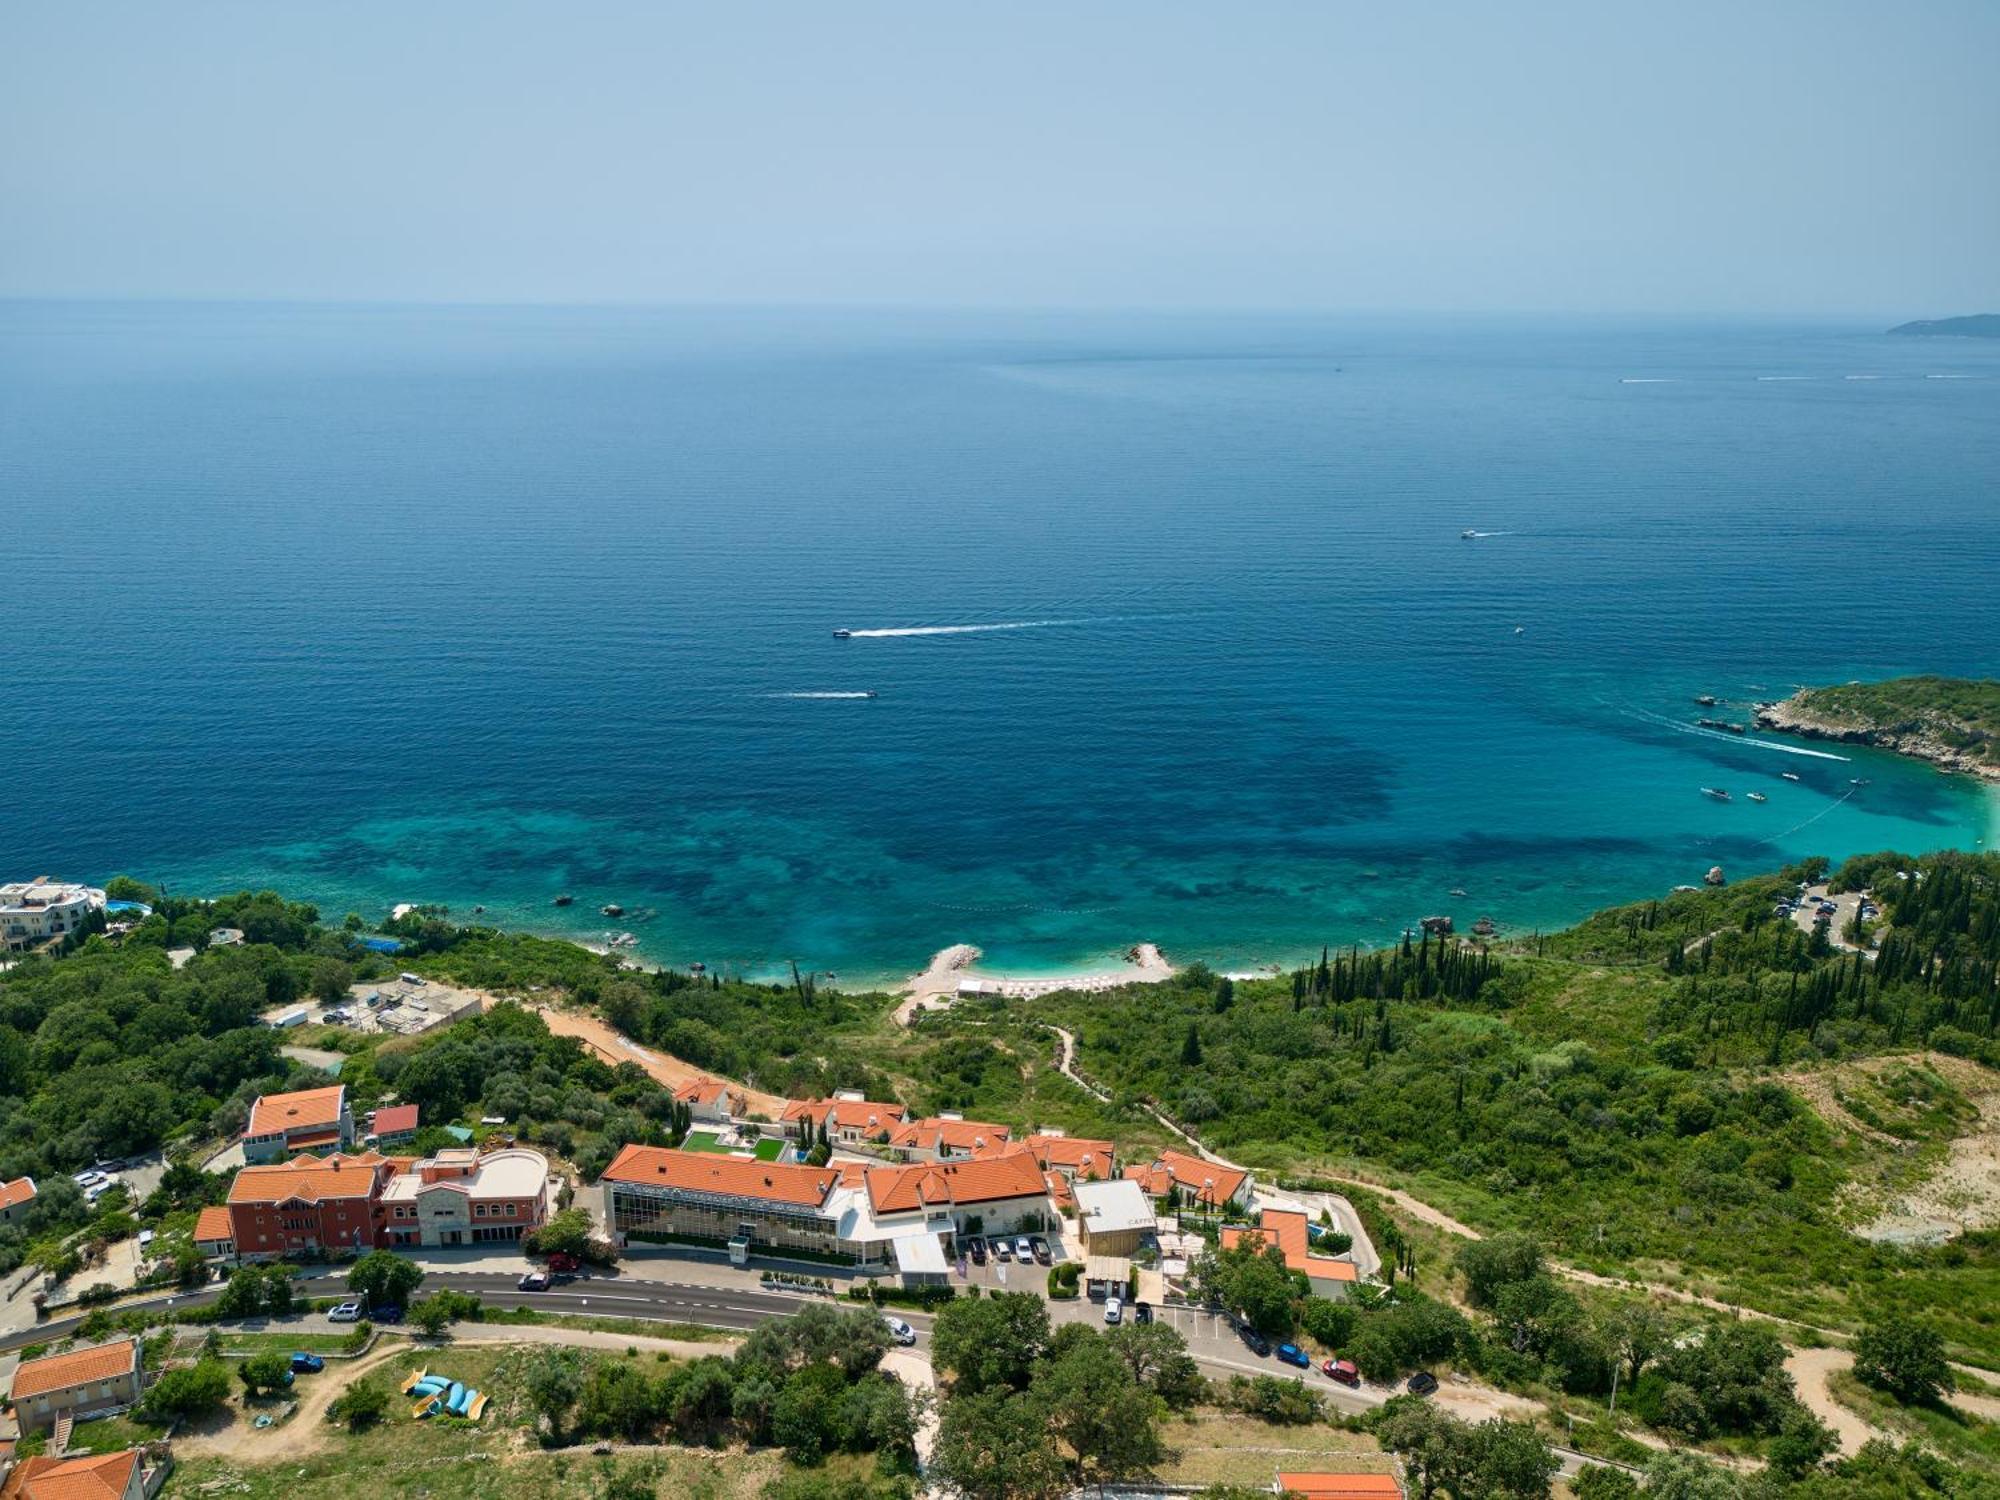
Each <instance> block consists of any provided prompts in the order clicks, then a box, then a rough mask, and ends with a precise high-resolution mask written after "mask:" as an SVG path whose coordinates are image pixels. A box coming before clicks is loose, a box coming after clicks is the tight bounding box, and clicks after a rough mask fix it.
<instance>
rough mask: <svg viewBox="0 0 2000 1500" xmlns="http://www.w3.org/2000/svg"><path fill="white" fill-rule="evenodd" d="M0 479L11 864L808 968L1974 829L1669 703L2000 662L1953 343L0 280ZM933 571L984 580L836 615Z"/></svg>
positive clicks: (1327, 932)
mask: <svg viewBox="0 0 2000 1500" xmlns="http://www.w3.org/2000/svg"><path fill="white" fill-rule="evenodd" d="M1864 377H1865V378H1864ZM0 503H4V506H5V512H6V515H7V516H8V518H9V524H8V526H7V527H6V530H5V539H4V542H0V549H4V554H5V555H4V557H0V641H4V643H5V649H4V650H0V764H3V765H5V766H6V767H7V770H8V778H7V782H8V793H7V795H6V796H5V797H4V798H0V870H4V872H5V874H6V875H8V876H9V877H17V876H24V875H30V874H38V873H43V872H48V873H53V874H57V875H61V876H67V877H71V878H86V877H87V878H90V879H93V880H102V879H103V878H105V877H107V876H109V875H111V874H113V873H116V872H119V871H128V872H131V873H134V874H138V875H140V876H143V877H146V878H149V879H154V880H165V881H167V882H168V883H169V884H170V885H172V886H174V887H176V888H180V889H187V890H194V889H204V890H216V889H232V888H236V887H240V886H245V885H266V884H268V885H274V886H277V887H280V888H282V889H284V890H285V891H287V892H290V893H294V894H297V895H299V896H304V897H311V898H313V899H316V900H318V901H319V902H320V904H321V905H322V907H323V908H324V909H325V910H327V911H328V912H329V913H331V914H332V915H335V916H338V915H339V914H340V913H341V912H343V911H346V910H349V909H358V910H362V911H364V912H367V913H370V914H375V913H378V912H379V911H380V910H381V908H383V907H384V906H386V905H387V904H389V903H391V902H395V901H441V902H446V903H449V904H450V905H451V906H452V907H453V908H454V909H455V910H457V911H460V912H469V909H470V908H471V907H472V906H473V905H474V904H475V903H483V904H484V905H485V906H486V907H487V908H488V914H489V916H490V917H492V918H496V919H498V920H501V921H503V922H511V923H516V924H519V925H524V926H538V927H544V928H547V929H549V930H568V931H573V932H576V933H578V934H579V935H586V936H590V935H596V934H599V933H601V932H602V931H603V930H604V928H605V926H606V924H605V922H604V920H603V919H602V918H600V917H599V916H597V914H596V908H597V906H598V905H600V904H601V903H603V902H606V901H617V902H620V903H622V904H623V905H624V906H626V907H627V908H628V909H629V910H630V912H631V913H632V915H630V916H628V917H627V918H625V919H624V920H623V921H621V922H619V923H617V924H616V925H617V926H620V927H626V928H629V929H630V930H632V931H634V932H636V933H638V934H639V935H640V936H641V938H642V940H643V946H642V948H641V952H642V954H643V955H645V956H648V957H651V958H654V959H658V960H662V961H671V962H685V961H688V960H692V959H695V958H700V959H704V960H706V961H707V962H708V963H710V964H711V965H715V964H733V965H738V966H742V967H745V968H748V969H751V970H760V971H761V970H769V969H772V968H774V967H777V966H779V965H781V964H782V963H783V962H784V961H785V960H787V959H789V958H793V957H796V958H797V959H798V960H799V961H800V962H801V964H802V965H807V966H813V967H817V968H821V969H833V970H837V971H839V972H840V973H841V974H842V975H843V977H846V978H850V979H855V978H861V977H864V976H870V975H886V974H900V973H907V972H910V971H912V970H914V969H916V968H919V967H921V966H922V964H923V962H924V961H925V959H926V957H927V956H928V955H929V954H930V952H931V951H932V950H934V949H936V948H939V947H941V946H943V945H945V944H946V943H949V942H954V941H968V942H974V943H977V944H980V945H981V946H982V947H984V948H985V949H986V950H987V954H988V962H989V967H991V968H994V969H996V970H1003V971H1004V970H1012V971H1023V972H1025V971H1035V970H1042V971H1048V970H1054V969H1059V968H1062V967H1065V966H1069V965H1073V964H1078V963H1083V962H1089V961H1094V960H1096V959H1098V958H1100V957H1102V956H1103V955H1104V954H1106V953H1112V952H1116V951H1118V950H1120V949H1123V948H1124V947H1125V946H1126V945H1128V944H1130V943H1132V942H1134V941H1136V940H1140V939H1155V940H1157V941H1159V942H1160V943H1162V944H1163V945H1164V946H1165V947H1166V949H1167V951H1168V953H1169V955H1170V956H1172V957H1174V958H1177V959H1183V960H1184V959H1190V958H1196V957H1200V958H1206V959H1209V960H1211V961H1215V962H1220V963H1224V964H1227V965H1230V966H1246V965H1249V964H1252V963H1257V962H1270V961H1274V960H1281V959H1285V958H1288V957H1291V956H1295V955H1297V954H1300V953H1302V952H1304V951H1307V950H1313V951H1316V950H1317V948H1318V946H1319V945H1320V944H1321V943H1322V942H1325V941H1332V942H1341V941H1345V940H1349V939H1360V940H1363V941H1367V940H1380V939H1387V938H1389V937H1391V936H1393V935H1394V934H1395V933H1397V932H1398V931H1400V930H1401V929H1402V928H1403V926H1404V925H1405V924H1407V923H1409V922H1411V921H1413V920H1414V919H1415V918H1417V917H1419V916H1422V915H1425V914H1427V913H1430V912H1434V911H1450V912H1453V913H1454V914H1456V915H1457V916H1458V917H1459V918H1460V920H1461V922H1462V923H1463V922H1465V921H1469V920H1470V919H1471V918H1472V917H1474V916H1477V915H1478V914H1480V913H1482V912H1486V913H1491V914H1492V915H1493V916H1494V917H1496V918H1497V919H1499V920H1500V921H1501V922H1502V923H1503V924H1506V925H1507V926H1508V927H1510V928H1529V927H1534V926H1548V925H1552V924H1556V923H1560V922H1563V921H1567V920H1569V919H1572V918H1575V917H1577V916H1579V915H1581V914H1582V913H1584V912H1586V911H1588V910H1590V909H1591V908H1593V907H1595V906H1598V905H1601V904H1605V903H1609V902H1613V901H1619V900H1626V899H1633V898H1637V897H1641V896H1645V895H1649V894H1653V893H1658V892H1661V891H1663V890H1665V889H1666V888H1667V887H1669V886H1672V885H1674V884H1677V883H1680V882H1685V881H1691V880H1696V879H1699V878H1700V876H1701V873H1702V872H1703V871H1704V870H1706V869H1707V868H1708V867H1709V866H1710V865H1711V864H1715V863H1721V864H1722V865H1724V866H1725V867H1726V868H1727V869H1728V870H1729V871H1731V872H1732V873H1736V872H1745V871H1749V870H1753V869H1756V868H1759V867H1768V866H1770V865H1773V864H1775V863H1777V862H1778V861H1780V860H1781V859H1783V858H1785V857H1788V856H1793V855H1800V854H1806V853H1815V852H1817V853H1825V854H1829V855H1835V856H1838V855H1842V854H1846V853H1849V852H1853V851H1855V850H1859V849H1873V848H1881V847H1886V846H1899V847H1903V848H1918V847H1936V846H1942V845H1959V846H1967V847H1970V846H1973V845H1975V844H1976V843H1978V842H1979V841H1981V840H1982V839H1986V838H1989V837H1991V836H1992V833H1991V830H1992V827H1993V823H1994V817H1993V811H1992V800H1991V798H1990V797H1989V795H1988V794H1987V793H1986V792H1984V791H1982V790H1981V789H1979V788H1975V787H1972V786H1970V785H1967V784H1965V783H1964V782H1962V781H1959V780H1953V779H1948V778H1943V777H1939V776H1936V775H1934V774H1933V773H1931V772H1930V771H1929V770H1928V769H1926V768H1923V767H1920V766H1915V765H1910V764H1905V763H1899V762H1894V761H1891V760H1889V759H1887V758H1885V757H1880V756H1864V757H1863V758H1862V759H1860V760H1858V761H1855V762H1846V761H1836V760H1828V759H1821V758H1815V757H1813V756H1811V755H1807V754H1796V753H1790V751H1789V750H1788V749H1786V748H1773V747H1771V746H1761V745H1757V744H1748V743H1742V742H1737V741H1734V740H1731V739H1730V738H1729V737H1727V736H1710V735H1703V734H1700V733H1696V732H1692V731H1691V730H1690V728H1689V726H1688V721H1690V720H1692V719H1693V718H1694V717H1695V716H1696V714H1697V713H1699V712H1701V711H1700V710H1697V709H1696V708H1695V707H1694V706H1693V704H1692V703H1691V701H1690V700H1691V697H1692V695H1693V694H1695V693H1698V692H1713V693H1718V694H1722V695H1724V696H1726V697H1728V698H1731V699H1735V700H1747V699H1750V698H1753V697H1757V696H1763V695H1773V696H1774V695H1777V694H1780V693H1782V692H1783V691H1785V690H1786V689H1787V688H1788V687H1789V686H1790V685H1792V684H1795V683H1799V682H1813V681H1824V680H1839V679H1845V678H1849V677H1856V676H1864V675H1878V674H1888V673H1898V672H1904V671H1913V670H1927V671H1944V672H1961V673H1992V672H1994V671H1995V670H1996V668H1997V667H2000V660H1996V657H2000V607H1996V606H2000V594H1996V581H2000V347H1995V346H1992V345H1981V344H1978V343H1975V342H1969V341H1928V340H1914V339H1893V338H1888V337H1884V336H1882V335H1880V334H1878V333H1875V332H1873V331H1872V330H1868V329H1844V328H1826V327H1820V328H1811V327H1808V328H1790V327H1776V326H1733V327H1732V326H1693V325H1683V326H1676V327H1640V326H1629V327H1627V326H1609V325H1596V326H1587V327H1562V326H1549V325H1536V324H1529V323H1506V322H1473V323H1466V322H1462V321H1458V322H1445V321H1436V322H1388V321H1365V322H1362V321H1341V320H1329V319H1317V320H1298V321H1288V320H1283V319H1275V318H1265V319H1207V320H1204V319H1196V318H1179V319H1159V318H1154V319H1147V318H1139V317H1131V318H1095V319H1086V318H1053V317H1051V318H1018V317H1014V318H1004V319H1003V318H1000V317H997V316H972V315H966V316H962V317H951V316H930V317H918V316H916V315H912V314H901V313H899V314H884V315H880V316H870V315H866V314H861V313H844V314H840V315H833V314H815V315H800V314H780V313H773V312H760V313H743V314H724V313H702V314H695V313H683V312H663V311H628V310H598V309H592V310H537V309H449V310H446V309H353V308H313V307H304V308H286V307H193V306H189V307H171V306H170V307H129V306H122V307H113V306H55V305H20V304H16V305H12V306H0ZM1468 527H1471V528H1474V529H1477V530H1481V531H1487V532H1492V533H1495V534H1494V535H1491V536H1488V537H1484V538H1482V539H1479V540H1476V541H1465V540H1461V538H1460V535H1459V534H1460V532H1461V531H1462V530H1464V529H1465V528H1468ZM968 625H980V626H1000V625H1006V626H1012V627H1016V628H1008V629H989V630H978V631H957V632H944V633H924V634H916V633H912V634H895V633H887V634H877V635H866V634H857V637H856V638H855V639H852V640H846V641H837V640H835V639H833V637H832V635H831V631H832V629H833V627H835V626H844V627H848V628H852V629H854V630H856V631H857V632H864V631H870V630H875V631H890V632H893V631H896V630H902V629H907V628H909V627H934V626H968ZM866 692H874V693H877V694H879V696H878V697H875V698H872V699H870V698H852V697H850V698H842V697H815V696H801V695H813V694H839V693H866ZM1746 712H1747V710H1745V709H1743V708H1742V707H1740V706H1739V707H1736V708H1734V709H1732V710H1731V716H1732V717H1741V716H1743V715H1744V714H1745V713H1746ZM1784 769H1791V770H1795V771H1797V772H1798V773H1800V775H1801V776H1802V777H1803V781H1802V782H1800V783H1797V784H1794V783H1792V782H1788V781H1785V780H1783V779H1781V778H1780V776H1779V772H1780V771H1781V770H1784ZM1855 776H1863V777H1866V778H1867V779H1868V782H1869V784H1868V785H1867V786H1865V787H1861V788H1859V789H1856V788H1854V787H1852V786H1851V785H1850V780H1851V778H1853V777H1855ZM1703 785H1718V786H1724V787H1727V788H1729V789H1731V790H1732V791H1734V792H1735V794H1736V800H1735V801H1734V802H1733V803H1731V804H1729V805H1726V806H1725V805H1722V804H1719V803H1716V802H1713V801H1710V800H1708V799H1706V798H1703V797H1702V796H1701V795H1700V794H1699V791H1698V788H1700V787H1701V786H1703ZM1752 790H1761V791H1763V792H1765V793H1766V794H1767V795H1768V797H1769V799H1770V800H1769V801H1768V802H1767V803H1765V804H1762V805H1757V804H1753V803H1750V802H1748V801H1747V800H1746V799H1745V796H1744V794H1745V793H1747V792H1749V791H1752ZM1453 887H1460V888H1463V889H1465V890H1466V891H1467V892H1468V895H1467V896H1466V897H1465V898H1462V899H1454V898H1452V897H1450V896H1449V895H1448V894H1447V892H1448V891H1449V890H1450V889H1451V888H1453ZM562 890H568V891H572V892H574V893H575V894H576V897H577V904H576V906H575V907H574V908H571V909H570V912H568V913H558V912H557V911H555V910H554V909H553V908H552V907H551V906H550V904H549V902H550V898H551V897H552V896H553V895H554V894H555V893H556V892H557V891H562Z"/></svg>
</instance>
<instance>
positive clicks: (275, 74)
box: [0, 0, 2000, 317]
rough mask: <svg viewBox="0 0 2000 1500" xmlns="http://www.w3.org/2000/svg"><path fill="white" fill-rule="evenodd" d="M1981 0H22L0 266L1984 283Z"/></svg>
mask: <svg viewBox="0 0 2000 1500" xmlns="http://www.w3.org/2000/svg"><path fill="white" fill-rule="evenodd" d="M1996 59H2000V3H1996V0H1965V3H1946V0H1862V3H1850V0H1797V3H1782V0H1770V3H1762V0H1726V3H1686V0H1650V3H1645V4H1639V3H1623V0H1580V3H1574V4H1569V3H1537V0H1518V3H1499V0H1468V3H1463V4H1445V3H1434V4H1425V3H1408V4H1406V3H1402V0H1368V3H1365V4H1360V3H1344V0H1320V3H1311V4H1292V3H1257V0H1248V3H1228V4H1224V3H1214V0H1210V3H1203V4H1190V3H1179V0H1064V3H1061V4H1040V3H1032V0H1030V3H1021V0H1007V3H1000V4H967V3H953V0H909V3H887V0H883V3H877V0H809V3H790V0H742V3H733V4H732V3H727V0H721V3H718V0H704V3H699V4H679V3H671V0H631V3H613V0H562V3H557V0H539V3H527V0H342V3H339V4H325V3H319V4H309V3H305V0H240V3H219V0H132V3H125V0H9V3H7V4H6V5H5V7H4V8H0V295H4V296H48V295H57V296H70V295H81V296H132V297H178V296H192V297H253V298H264V297H300V298H369V299H393V300H402V299H416V300H431V299H444V300H552V301H570V300H590V301H665V302H690V301H692V302H713V301H725V302H745V301H748V302H774V301H775V302H868V303H906V302H907V303H953V304H964V305H981V304H994V305H1014V304H1039V305H1050V306H1068V305H1085V306H1147V305H1153V306H1171V307H1182V306H1199V307H1230V306H1257V307H1299V308H1335V309H1347V308H1354V309H1387V310H1400V309H1494V310H1516V309H1520V310H1537V311H1539V310H1550V309H1562V310H1576V311H1612V312H1616V311H1666V312H1689V313H1705V312H1724V313H1728V312H1748V313H1772V314H1795V313H1813V314H1819V313H1827V314H1834V315H1848V314H1855V315H1864V316H1870V317H1874V316H1920V315H1935V314H1942V313H1953V312H1969V311H1981V310H2000V87H1996V86H1995V83H1994V76H1995V66H1994V65H1995V62H1996Z"/></svg>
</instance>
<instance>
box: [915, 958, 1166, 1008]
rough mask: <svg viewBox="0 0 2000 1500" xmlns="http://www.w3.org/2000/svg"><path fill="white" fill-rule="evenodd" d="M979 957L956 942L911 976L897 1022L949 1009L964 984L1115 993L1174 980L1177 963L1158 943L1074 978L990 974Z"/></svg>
mask: <svg viewBox="0 0 2000 1500" xmlns="http://www.w3.org/2000/svg"><path fill="white" fill-rule="evenodd" d="M979 958H980V952H979V949H977V948H975V947H973V946H972V945H971V944H970V943H954V944H953V945H952V946H951V947H949V948H942V949H940V950H939V951H938V952H937V954H936V955H935V956H934V957H933V958H932V959H931V962H930V967H929V968H927V969H925V970H924V971H923V973H921V974H914V975H912V976H911V977H910V979H909V981H908V982H907V985H906V987H905V990H904V1000H903V1003H902V1004H901V1005H899V1006H897V1007H896V1019H897V1021H898V1022H900V1023H901V1024H902V1025H905V1026H907V1025H909V1024H910V1022H911V1020H912V1019H913V1018H914V1017H915V1015H916V1014H917V1012H918V1011H920V1010H942V1009H944V1008H945V1007H947V1006H949V1005H950V1004H951V1003H952V1002H953V1001H954V1000H956V999H957V998H958V995H959V990H960V986H961V985H964V984H966V983H968V982H976V983H978V984H979V985H980V987H981V990H980V992H981V993H984V994H989V995H1004V996H1006V997H1008V998H1010V999H1017V1000H1019V999H1027V998H1029V997H1030V996H1034V995H1051V994H1054V993H1055V992H1056V991H1058V990H1110V989H1116V988H1118V987H1119V986H1120V985H1126V984H1158V983H1159V982H1160V981H1161V980H1163V979H1171V978H1173V976H1174V967H1173V965H1172V964H1170V963H1168V962H1167V959H1166V955H1165V954H1163V953H1161V952H1160V949H1159V945H1158V944H1156V943H1135V944H1134V945H1133V946H1132V947H1130V948H1128V949H1127V950H1126V952H1125V962H1124V964H1123V965H1122V966H1120V967H1118V968H1100V969H1083V970H1079V971H1077V972H1075V973H1069V974H1036V975H1011V974H985V973H980V972H978V971H977V970H975V969H974V968H973V965H974V964H975V963H977V962H978V960H979Z"/></svg>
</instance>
